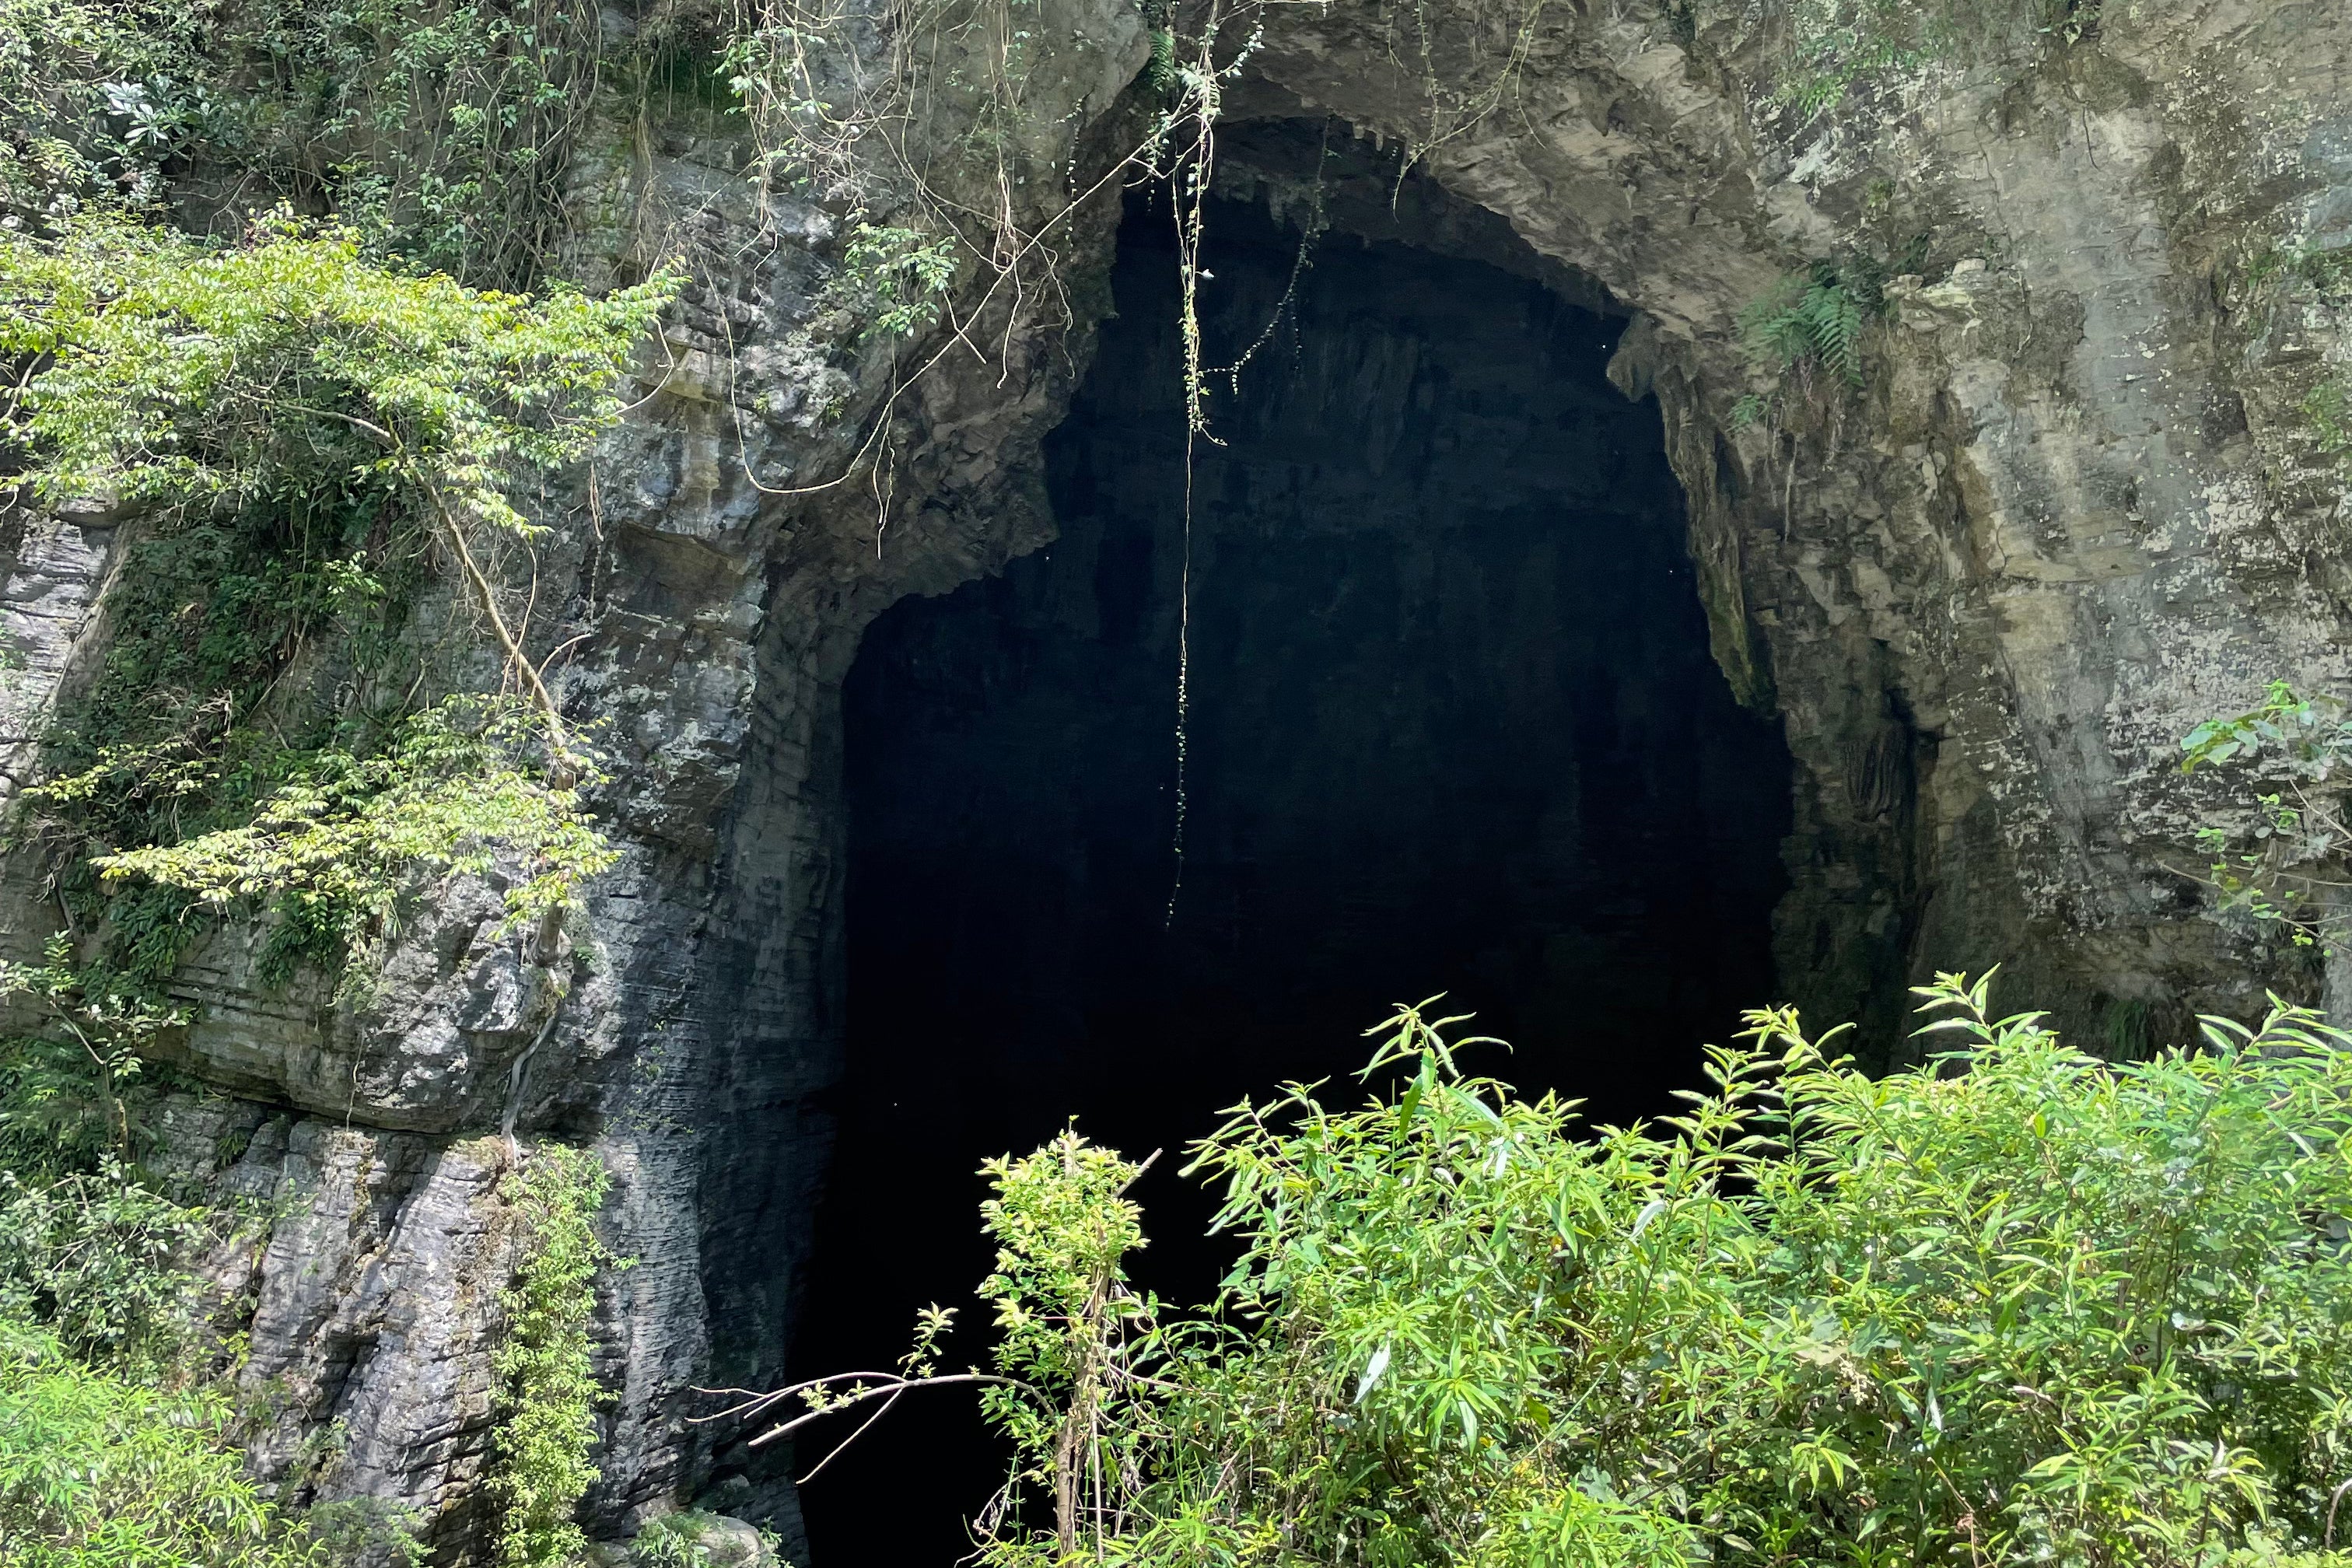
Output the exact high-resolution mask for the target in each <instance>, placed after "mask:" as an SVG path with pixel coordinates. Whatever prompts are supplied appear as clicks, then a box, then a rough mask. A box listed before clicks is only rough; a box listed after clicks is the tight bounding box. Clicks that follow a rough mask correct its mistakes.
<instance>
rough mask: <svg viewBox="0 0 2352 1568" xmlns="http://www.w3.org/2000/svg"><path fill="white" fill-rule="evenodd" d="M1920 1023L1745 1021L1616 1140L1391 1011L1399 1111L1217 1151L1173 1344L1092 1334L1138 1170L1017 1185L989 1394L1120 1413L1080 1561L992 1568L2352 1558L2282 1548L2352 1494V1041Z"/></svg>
mask: <svg viewBox="0 0 2352 1568" xmlns="http://www.w3.org/2000/svg"><path fill="white" fill-rule="evenodd" d="M1921 994H1922V996H1923V997H1924V999H1925V1004H1926V1005H1925V1009H1924V1010H1926V1011H1927V1012H1929V1013H1931V1014H1933V1015H1934V1021H1933V1022H1932V1023H1930V1025H1929V1026H1928V1028H1929V1030H1930V1031H1931V1032H1933V1033H1935V1034H1937V1035H1939V1036H1940V1037H1943V1038H1944V1039H1946V1040H1947V1041H1948V1042H1949V1043H1950V1044H1951V1045H1952V1046H1953V1047H1955V1048H1954V1049H1953V1050H1952V1051H1950V1052H1949V1053H1948V1054H1947V1055H1945V1056H1942V1057H1940V1058H1937V1060H1935V1061H1934V1062H1932V1063H1930V1064H1929V1065H1928V1066H1927V1067H1925V1068H1919V1069H1916V1070H1913V1071H1907V1072H1903V1073H1898V1074H1896V1075H1894V1076H1892V1077H1890V1078H1887V1079H1876V1080H1874V1079H1870V1078H1867V1077H1865V1076H1864V1075H1863V1074H1860V1073H1858V1072H1854V1071H1853V1070H1851V1069H1849V1068H1844V1067H1842V1066H1838V1065H1834V1064H1832V1062H1830V1061H1829V1060H1828V1059H1826V1058H1825V1055H1824V1052H1823V1050H1822V1042H1815V1041H1812V1040H1810V1039H1808V1038H1807V1037H1805V1036H1804V1035H1803V1033H1802V1032H1801V1029H1800V1027H1799V1025H1798V1021H1797V1019H1796V1018H1795V1016H1794V1015H1793V1014H1792V1013H1790V1012H1789V1011H1787V1010H1785V1009H1783V1010H1774V1011H1769V1012H1759V1013H1756V1014H1752V1015H1751V1016H1750V1027H1749V1029H1748V1034H1747V1036H1746V1037H1745V1043H1744V1044H1742V1045H1741V1046H1739V1047H1736V1048H1729V1049H1716V1050H1714V1051H1711V1052H1710V1055H1709V1065H1708V1071H1707V1077H1708V1079H1709V1083H1710V1088H1709V1089H1707V1091H1706V1092H1705V1093H1701V1094H1693V1095H1690V1096H1688V1097H1687V1098H1688V1099H1689V1100H1691V1102H1692V1103H1691V1105H1690V1108H1689V1110H1688V1111H1687V1112H1686V1113H1685V1114H1684V1115H1682V1116H1679V1117H1675V1118H1673V1119H1670V1120H1669V1121H1667V1122H1665V1123H1664V1124H1663V1125H1661V1126H1657V1127H1654V1128H1653V1127H1635V1128H1622V1129H1604V1130H1601V1131H1600V1132H1598V1133H1597V1134H1587V1135H1580V1134H1579V1133H1578V1132H1577V1131H1576V1130H1575V1128H1574V1125H1573V1123H1574V1116H1573V1107H1572V1102H1567V1101H1562V1100H1559V1099H1557V1098H1555V1097H1551V1096H1546V1097H1544V1098H1542V1099H1540V1100H1527V1099H1522V1098H1520V1097H1518V1096H1517V1095H1515V1094H1513V1093H1512V1092H1511V1091H1510V1090H1509V1089H1507V1088H1505V1087H1504V1086H1503V1085H1501V1084H1499V1083H1496V1082H1494V1081H1492V1080H1488V1079H1478V1078H1472V1077H1466V1076H1464V1075H1463V1074H1462V1073H1461V1071H1460V1069H1459V1067H1458V1065H1457V1063H1456V1062H1455V1060H1454V1048H1455V1047H1454V1046H1453V1045H1451V1044H1449V1042H1448V1041H1447V1040H1446V1038H1445V1036H1444V1030H1445V1028H1446V1027H1447V1026H1449V1025H1450V1024H1452V1023H1454V1022H1456V1020H1436V1021H1426V1020H1424V1017H1423V1013H1422V1012H1421V1010H1419V1009H1405V1010H1403V1011H1402V1012H1401V1013H1400V1015H1399V1016H1398V1017H1397V1018H1395V1019H1394V1020H1392V1022H1391V1025H1390V1026H1388V1028H1387V1030H1386V1039H1385V1041H1384V1043H1383V1045H1382V1047H1381V1050H1380V1052H1379V1053H1378V1054H1377V1055H1376V1057H1375V1058H1374V1061H1373V1063H1372V1066H1371V1068H1370V1069H1368V1076H1372V1077H1380V1078H1387V1077H1391V1076H1392V1075H1394V1074H1396V1073H1398V1072H1400V1071H1401V1072H1402V1078H1401V1079H1398V1080H1397V1081H1395V1082H1394V1084H1393V1087H1392V1088H1391V1089H1389V1090H1388V1091H1387V1092H1385V1093H1383V1094H1382V1095H1381V1096H1380V1097H1378V1098H1377V1099H1375V1100H1372V1101H1371V1102H1370V1104H1368V1105H1366V1106H1364V1107H1363V1108H1362V1109H1360V1110H1352V1111H1349V1110H1335V1109H1333V1108H1330V1107H1328V1106H1327V1105H1326V1104H1325V1103H1324V1101H1323V1100H1322V1099H1321V1098H1320V1096H1319V1094H1318V1091H1317V1089H1314V1088H1313V1087H1312V1086H1305V1085H1293V1086H1290V1087H1288V1088H1287V1089H1286V1090H1285V1091H1284V1092H1283V1093H1282V1094H1281V1095H1280V1096H1279V1097H1277V1098H1276V1099H1275V1100H1272V1101H1271V1102H1268V1103H1264V1104H1258V1103H1245V1104H1244V1105H1242V1106H1240V1107H1237V1108H1236V1109H1235V1110H1234V1113H1233V1115H1232V1117H1231V1118H1230V1120H1229V1121H1227V1122H1226V1124H1225V1125H1224V1126H1223V1127H1222V1128H1220V1129H1219V1130H1218V1131H1216V1132H1215V1133H1214V1134H1213V1135H1212V1136H1211V1137H1209V1138H1207V1139H1205V1140H1203V1141H1202V1142H1200V1143H1199V1144H1197V1145H1196V1146H1195V1148H1194V1151H1193V1162H1192V1169H1193V1170H1195V1171H1196V1172H1199V1173H1203V1174H1205V1175H1206V1176H1207V1177H1208V1178H1209V1179H1210V1180H1212V1181H1213V1183H1214V1184H1216V1185H1217V1186H1218V1188H1219V1189H1220V1190H1221V1192H1222V1194H1223V1207H1222V1209H1221V1211H1220V1214H1219V1216H1218V1220H1217V1225H1218V1226H1219V1228H1220V1229H1222V1230H1223V1231H1224V1232H1226V1233H1228V1234H1231V1235H1233V1236H1234V1237H1237V1238H1238V1240H1239V1242H1240V1244H1241V1247H1242V1255H1241V1258H1240V1260H1239V1262H1238V1264H1237V1265H1236V1267H1235V1268H1234V1271H1233V1273H1232V1275H1231V1276H1230V1277H1229V1279H1228V1280H1227V1282H1226V1287H1225V1289H1224V1292H1223V1298H1222V1300H1220V1302H1219V1303H1218V1306H1217V1308H1216V1310H1215V1311H1214V1312H1213V1314H1212V1315H1211V1316H1210V1317H1209V1318H1207V1319H1206V1320H1203V1321H1201V1322H1198V1323H1195V1324H1192V1325H1190V1326H1188V1327H1186V1328H1185V1329H1184V1330H1183V1331H1181V1332H1179V1331H1171V1330H1165V1329H1163V1330H1158V1331H1148V1332H1144V1333H1140V1334H1137V1335H1134V1336H1131V1337H1126V1338H1117V1337H1111V1338H1103V1337H1097V1338H1096V1339H1094V1340H1092V1341H1089V1339H1088V1338H1087V1335H1085V1334H1082V1333H1081V1334H1075V1335H1074V1333H1073V1330H1074V1328H1075V1327H1076V1325H1077V1324H1078V1323H1079V1322H1081V1321H1083V1320H1084V1319H1085V1316H1086V1314H1087V1312H1089V1311H1096V1310H1099V1309H1098V1308H1097V1306H1096V1303H1097V1302H1102V1301H1108V1300H1113V1299H1115V1298H1117V1297H1118V1296H1119V1295H1120V1293H1121V1292H1122V1291H1123V1289H1124V1288H1123V1286H1122V1285H1121V1284H1120V1283H1119V1280H1118V1272H1117V1267H1118V1266H1117V1258H1116V1256H1115V1250H1114V1249H1118V1248H1127V1247H1132V1246H1134V1245H1136V1244H1138V1243H1139V1239H1140V1235H1139V1229H1138V1228H1137V1226H1136V1222H1135V1219H1134V1216H1133V1214H1132V1211H1131V1209H1130V1208H1129V1207H1127V1206H1126V1205H1124V1204H1123V1200H1121V1199H1120V1197H1119V1196H1118V1187H1119V1186H1120V1185H1121V1184H1123V1183H1124V1181H1125V1180H1126V1179H1128V1177H1129V1174H1130V1173H1131V1167H1128V1166H1126V1165H1125V1164H1124V1163H1122V1162H1120V1161H1118V1158H1117V1157H1116V1156H1114V1155H1111V1154H1109V1153H1108V1152H1105V1151H1100V1150H1093V1149H1090V1148H1088V1147H1087V1146H1086V1145H1084V1144H1083V1143H1081V1142H1078V1141H1076V1139H1075V1138H1071V1137H1065V1138H1064V1139H1062V1140H1059V1141H1057V1142H1055V1144H1053V1145H1050V1146H1049V1147H1048V1148H1047V1149H1046V1150H1044V1151H1041V1152H1039V1153H1038V1154H1037V1155H1034V1156H1032V1157H1031V1158H1030V1159H1029V1160H1027V1161H1023V1162H1016V1163H998V1164H996V1165H993V1166H992V1167H991V1170H992V1173H993V1175H994V1176H995V1178H996V1180H997V1184H998V1194H999V1195H998V1197H997V1198H996V1199H995V1200H993V1202H992V1206H991V1207H990V1209H989V1210H988V1224H989V1226H990V1228H991V1230H992V1233H993V1234H996V1235H997V1236H998V1237H999V1241H1000V1246H1001V1247H1003V1250H1004V1253H1005V1255H1006V1258H1007V1259H1008V1261H1007V1262H1006V1263H1005V1264H1003V1265H1001V1266H1000V1268H999V1270H998V1272H997V1274H996V1275H995V1276H993V1277H992V1279H991V1282H990V1285H989V1287H988V1288H987V1289H988V1292H989V1293H990V1296H991V1299H992V1300H996V1301H997V1302H998V1306H999V1315H1000V1321H1003V1324H1004V1326H1005V1348H1004V1349H1003V1351H1002V1352H1000V1355H1001V1357H1010V1358H1011V1359H1010V1360H1006V1361H1001V1364H1003V1365H1006V1366H1007V1367H1009V1368H1010V1369H1011V1370H1013V1372H1015V1373H1017V1374H1021V1375H1022V1377H1023V1381H1024V1383H1026V1382H1027V1381H1028V1379H1029V1378H1030V1377H1033V1376H1034V1377H1037V1378H1041V1379H1044V1380H1045V1382H1044V1383H1042V1384H1037V1385H1036V1386H1035V1389H1034V1391H1033V1392H1032V1393H1030V1394H1019V1393H1018V1392H1017V1391H1015V1392H1014V1393H1008V1394H1006V1395H1005V1398H1006V1399H1007V1400H1012V1399H1015V1398H1016V1397H1017V1398H1022V1399H1034V1398H1036V1397H1038V1396H1039V1395H1040V1394H1051V1395H1052V1396H1053V1397H1054V1398H1055V1400H1056V1401H1059V1402H1060V1404H1059V1407H1060V1408H1062V1409H1064V1410H1071V1409H1075V1408H1076V1404H1077V1403H1078V1401H1079V1400H1080V1399H1081V1398H1082V1397H1083V1395H1082V1394H1080V1392H1079V1391H1080V1390H1081V1389H1082V1388H1083V1386H1084V1384H1083V1374H1082V1373H1080V1375H1073V1373H1074V1369H1083V1368H1084V1367H1085V1366H1086V1365H1087V1363H1088V1361H1089V1358H1092V1357H1097V1356H1102V1357H1106V1358H1107V1359H1106V1360H1105V1363H1104V1364H1107V1365H1108V1366H1110V1367H1111V1368H1112V1369H1114V1370H1113V1375H1112V1378H1111V1379H1110V1381H1113V1382H1117V1383H1118V1384H1119V1385H1120V1386H1121V1388H1122V1389H1123V1391H1124V1396H1123V1398H1122V1399H1121V1400H1118V1401H1113V1402H1106V1403H1103V1404H1101V1405H1099V1406H1098V1409H1099V1410H1100V1412H1101V1415H1102V1428H1101V1432H1100V1435H1099V1447H1098V1449H1097V1452H1098V1453H1099V1455H1100V1456H1101V1458H1102V1459H1103V1463H1102V1464H1101V1465H1100V1466H1099V1468H1095V1467H1091V1466H1087V1467H1081V1469H1080V1475H1081V1477H1082V1484H1081V1486H1080V1487H1079V1488H1078V1489H1077V1490H1076V1497H1075V1502H1076V1507H1075V1508H1073V1509H1069V1510H1064V1511H1063V1512H1062V1513H1061V1514H1060V1516H1059V1520H1058V1521H1057V1522H1060V1523H1061V1528H1060V1529H1059V1530H1057V1531H1045V1530H1043V1529H1041V1528H1037V1527H1034V1526H1029V1527H1025V1528H1024V1527H1022V1526H1020V1525H1018V1524H1015V1523H1010V1522H1003V1521H1010V1520H1014V1519H1017V1517H1018V1516H1017V1512H1014V1513H1003V1512H1002V1511H1001V1510H992V1514H991V1515H990V1516H989V1520H987V1521H983V1529H982V1541H983V1558H982V1560H983V1561H989V1562H995V1563H1024V1564H1032V1563H1034V1564H1039V1565H1043V1564H1048V1563H1066V1562H1069V1561H1076V1560H1085V1561H1105V1562H1111V1563H1122V1564H1129V1565H1131V1568H1140V1565H1144V1564H1159V1563H1165V1564H1169V1565H1170V1568H1175V1565H1176V1564H1180V1563H1181V1564H1185V1565H1187V1568H1191V1565H1196V1564H1199V1563H1223V1564H1245V1563H1263V1564H1266V1565H1268V1568H1273V1565H1276V1564H1299V1563H1343V1564H1351V1565H1372V1564H1379V1565H1393V1568H1405V1565H1408V1564H1411V1565H1416V1568H1417V1565H1423V1564H1433V1563H1459V1564H1465V1565H1466V1564H1476V1565H1478V1568H1507V1565H1508V1568H1569V1565H1571V1564H1573V1565H1578V1568H1586V1565H1590V1568H1602V1565H1611V1568H1613V1565H1615V1564H1619V1563H1644V1564H1654V1565H1664V1564H1670V1563H1692V1564H1696V1563H1716V1564H1756V1565H1758V1568H1762V1565H1764V1564H1774V1565H1786V1568H1814V1565H1819V1568H1830V1565H1832V1564H1834V1565H1837V1568H1860V1565H1865V1564H1867V1565H1870V1568H1895V1565H1905V1568H1908V1565H1913V1564H1920V1565H1924V1564H1927V1563H2022V1562H2041V1563H2068V1564H2084V1565H2098V1568H2107V1565H2115V1568H2121V1565H2123V1564H2131V1565H2134V1568H2190V1565H2192V1564H2193V1565H2196V1568H2222V1565H2223V1564H2240V1565H2252V1564H2257V1563H2269V1564H2278V1563H2288V1562H2295V1561H2301V1562H2310V1563H2321V1562H2326V1563H2340V1562H2342V1561H2343V1559H2340V1558H2335V1557H2305V1558H2295V1557H2294V1556H2292V1555H2291V1554H2292V1553H2294V1552H2317V1551H2319V1550H2320V1549H2322V1548H2323V1547H2324V1546H2325V1544H2326V1538H2327V1536H2328V1534H2329V1531H2330V1529H2331V1522H2330V1517H2329V1516H2330V1512H2331V1503H2332V1501H2333V1500H2334V1499H2335V1497H2336V1495H2337V1487H2338V1483H2339V1481H2340V1480H2341V1479H2342V1478H2343V1477H2344V1476H2345V1475H2346V1473H2347V1464H2348V1463H2352V1246H2347V1243H2346V1242H2345V1240H2344V1239H2343V1226H2342V1223H2341V1221H2340V1219H2337V1218H2336V1217H2334V1216H2338V1215H2344V1214H2346V1213H2348V1212H2352V1163H2347V1160H2346V1158H2345V1150H2346V1147H2347V1145H2346V1143H2345V1135H2346V1132H2347V1123H2352V1118H2347V1110H2346V1107H2347V1105H2352V1050H2347V1049H2345V1048H2342V1047H2347V1046H2352V1037H2347V1036H2343V1035H2339V1034H2337V1033H2336V1031H2333V1030H2331V1029H2329V1028H2327V1027H2326V1026H2325V1025H2324V1024H2322V1023H2321V1022H2320V1021H2319V1019H2318V1018H2317V1017H2316V1016H2315V1015H2313V1014H2310V1013H2308V1012H2305V1011H2301V1010H2298V1009H2294V1008H2291V1007H2287V1006H2284V1005H2279V1006H2277V1007H2276V1008H2275V1009H2274V1010H2273V1014H2272V1016H2271V1017H2270V1018H2269V1020H2268V1021H2267V1022H2266V1023H2265V1024H2264V1025H2263V1027H2262V1028H2261V1029H2260V1030H2253V1029H2248V1028H2244V1027H2242V1026H2237V1025H2233V1024H2230V1023H2227V1022H2223V1021H2218V1020H2209V1022H2208V1025H2207V1029H2206V1036H2207V1038H2206V1048H2205V1049H2203V1050H2202V1051H2199V1052H2189V1051H2179V1050H2175V1051H2167V1052H2163V1053H2160V1054H2158V1055H2157V1056H2155V1057H2153V1058H2150V1059H2147V1060H2145V1061H2138V1062H2132V1063H2126V1064H2120V1065H2110V1064H2107V1063H2104V1062H2101V1061H2098V1060H2096V1059H2095V1058H2090V1057H2086V1056H2084V1055H2082V1054H2080V1053H2078V1052H2075V1051H2074V1050H2071V1049H2069V1048H2067V1047H2065V1046H2063V1044H2062V1043H2061V1042H2060V1041H2059V1040H2058V1039H2057V1038H2056V1037H2054V1036H2053V1034H2052V1033H2051V1032H2050V1031H2049V1030H2048V1029H2047V1028H2046V1027H2045V1026H2044V1025H2043V1024H2042V1020H2041V1017H2040V1016H2039V1015H2034V1014H2021V1015H2017V1016H2010V1017H1996V1016H1993V1015H1992V1014H1991V1012H1990V1006H1989V1003H1988V997H1987V983H1986V982H1985V981H1981V980H1980V981H1978V982H1976V983H1973V984H1971V983H1969V982H1968V981H1966V980H1964V979H1962V978H1961V977H1958V976H1949V975H1948V976H1943V977H1940V978H1939V979H1938V981H1937V984H1934V985H1933V986H1929V987H1925V988H1923V990H1922V992H1921ZM1148 1316H1149V1314H1148V1310H1141V1309H1139V1310H1137V1312H1136V1316H1135V1318H1134V1321H1137V1322H1139V1323H1140V1322H1142V1321H1146V1320H1147V1319H1148ZM1090 1343H1092V1344H1096V1345H1101V1346H1107V1347H1108V1349H1107V1350H1089V1349H1088V1348H1087V1347H1088V1346H1089V1344H1090ZM1049 1430H1055V1429H1053V1428H1052V1427H1051V1424H1050V1423H1042V1422H1041V1423H1033V1424H1032V1425H1031V1426H1030V1427H1029V1428H1027V1429H1026V1430H1025V1431H1023V1430H1019V1429H1016V1436H1021V1437H1022V1439H1023V1452H1024V1457H1026V1458H1029V1459H1030V1460H1031V1477H1032V1479H1043V1477H1044V1476H1045V1474H1048V1473H1050V1472H1047V1471H1045V1469H1044V1468H1043V1467H1042V1466H1040V1465H1037V1464H1035V1463H1034V1459H1035V1457H1036V1456H1037V1455H1038V1454H1039V1453H1040V1452H1041V1451H1058V1448H1048V1449H1043V1450H1041V1447H1040V1446H1041V1444H1044V1443H1045V1442H1046V1440H1047V1435H1048V1432H1049ZM1055 1441H1058V1433H1057V1432H1056V1434H1055ZM992 1521H996V1522H994V1523H993V1525H992ZM1073 1526H1075V1530H1074V1529H1073V1528H1072V1527H1073ZM1074 1547H1075V1549H1076V1551H1077V1552H1078V1553H1079V1556H1078V1557H1077V1558H1073V1557H1072V1555H1071V1553H1072V1551H1073V1549H1074Z"/></svg>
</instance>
